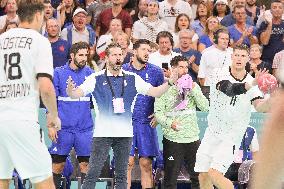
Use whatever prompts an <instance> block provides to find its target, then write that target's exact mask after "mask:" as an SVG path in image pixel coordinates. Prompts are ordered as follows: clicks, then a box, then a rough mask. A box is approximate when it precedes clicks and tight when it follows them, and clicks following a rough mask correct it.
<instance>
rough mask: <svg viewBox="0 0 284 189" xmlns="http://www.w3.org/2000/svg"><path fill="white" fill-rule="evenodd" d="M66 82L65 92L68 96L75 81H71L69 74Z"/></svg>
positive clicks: (73, 87) (74, 85)
mask: <svg viewBox="0 0 284 189" xmlns="http://www.w3.org/2000/svg"><path fill="white" fill-rule="evenodd" d="M66 83H67V88H66V93H67V95H68V96H71V94H72V91H73V90H74V89H75V87H76V83H75V82H74V81H73V79H72V77H71V76H69V78H68V80H67V82H66Z"/></svg>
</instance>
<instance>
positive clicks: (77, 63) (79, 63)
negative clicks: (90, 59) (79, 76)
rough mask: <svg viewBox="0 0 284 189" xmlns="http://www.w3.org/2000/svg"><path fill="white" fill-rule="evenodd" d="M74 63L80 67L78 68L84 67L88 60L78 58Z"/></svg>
mask: <svg viewBox="0 0 284 189" xmlns="http://www.w3.org/2000/svg"><path fill="white" fill-rule="evenodd" d="M74 64H75V65H76V66H77V67H78V69H82V68H84V67H85V66H86V64H87V61H81V62H78V61H77V60H74Z"/></svg>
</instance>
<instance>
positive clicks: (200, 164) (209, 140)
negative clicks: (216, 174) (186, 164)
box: [194, 128, 234, 174]
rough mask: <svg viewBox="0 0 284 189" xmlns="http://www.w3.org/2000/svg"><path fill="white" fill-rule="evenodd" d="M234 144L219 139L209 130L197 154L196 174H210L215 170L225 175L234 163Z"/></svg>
mask: <svg viewBox="0 0 284 189" xmlns="http://www.w3.org/2000/svg"><path fill="white" fill-rule="evenodd" d="M233 146H234V143H233V142H232V141H228V140H222V139H220V138H217V137H216V136H215V135H214V134H212V132H210V130H209V129H208V128H207V129H206V131H205V134H204V137H203V139H202V141H201V144H200V146H199V148H198V150H197V153H196V163H195V167H194V171H195V172H200V173H201V172H208V170H209V169H210V168H213V169H215V170H217V171H220V172H221V173H223V174H225V173H226V172H227V170H228V168H229V167H230V165H231V164H232V163H233V160H234V153H233Z"/></svg>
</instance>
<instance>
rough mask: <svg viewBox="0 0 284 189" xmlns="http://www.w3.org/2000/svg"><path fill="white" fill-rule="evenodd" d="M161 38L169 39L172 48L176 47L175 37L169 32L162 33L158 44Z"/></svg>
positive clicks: (159, 35) (157, 39)
mask: <svg viewBox="0 0 284 189" xmlns="http://www.w3.org/2000/svg"><path fill="white" fill-rule="evenodd" d="M160 38H169V40H170V42H171V45H172V47H173V46H174V39H173V35H172V34H171V33H170V32H169V31H160V32H159V33H158V35H157V37H156V43H157V44H159V41H160Z"/></svg>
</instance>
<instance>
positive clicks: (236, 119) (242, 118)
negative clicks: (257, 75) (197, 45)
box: [208, 67, 263, 140]
mask: <svg viewBox="0 0 284 189" xmlns="http://www.w3.org/2000/svg"><path fill="white" fill-rule="evenodd" d="M214 71H215V74H217V75H218V74H219V73H223V74H222V75H220V74H219V76H220V77H219V81H221V80H229V81H230V82H231V83H244V82H248V83H251V82H252V80H253V77H252V76H251V75H249V74H247V75H246V76H245V77H244V78H243V79H242V80H238V79H236V78H234V77H233V76H232V74H231V72H230V68H229V67H226V68H223V69H215V70H214ZM216 83H217V82H215V84H214V85H211V86H210V108H209V114H208V127H209V128H208V129H209V130H210V131H211V132H212V133H214V134H215V135H216V136H217V137H222V138H228V139H230V140H240V139H241V138H242V136H243V134H244V133H245V130H246V128H247V125H248V124H249V122H250V116H251V103H252V101H253V100H255V99H257V98H262V96H263V95H262V93H261V92H260V90H259V89H258V87H257V86H255V87H253V88H251V89H250V90H248V91H247V92H246V93H245V94H241V95H236V96H234V97H229V96H227V95H226V94H224V93H223V92H221V91H219V90H217V89H216Z"/></svg>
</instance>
